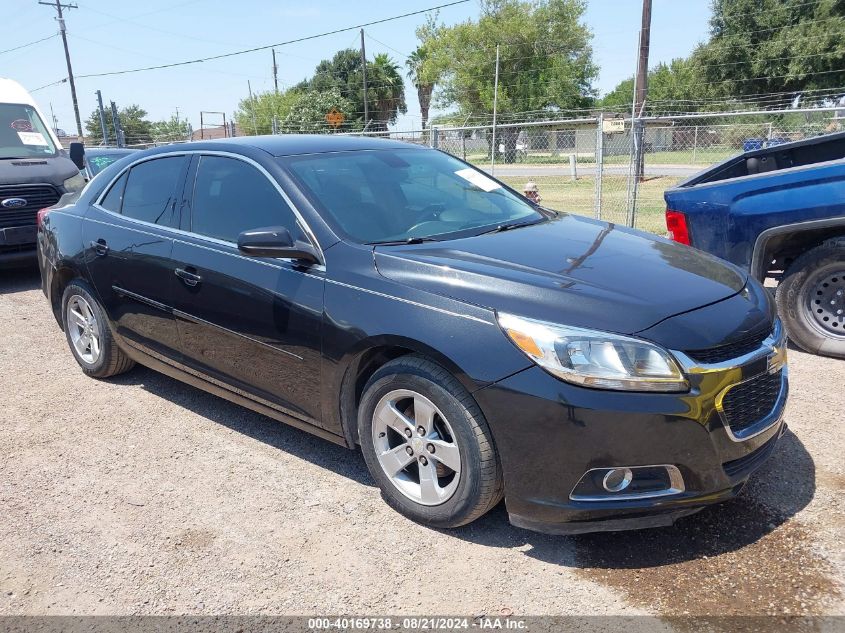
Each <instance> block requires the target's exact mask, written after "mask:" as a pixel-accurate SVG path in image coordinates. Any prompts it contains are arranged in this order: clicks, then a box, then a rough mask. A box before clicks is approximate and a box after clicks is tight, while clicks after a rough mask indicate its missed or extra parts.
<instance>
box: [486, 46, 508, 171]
mask: <svg viewBox="0 0 845 633" xmlns="http://www.w3.org/2000/svg"><path fill="white" fill-rule="evenodd" d="M493 86H494V87H493V142H492V145H493V151H492V152H491V153H490V173H491V174H492V173H494V172H495V170H496V149H497V148H496V111H497V110H498V106H499V45H498V44H496V79H495V83H494V84H493ZM505 149H507V148H505Z"/></svg>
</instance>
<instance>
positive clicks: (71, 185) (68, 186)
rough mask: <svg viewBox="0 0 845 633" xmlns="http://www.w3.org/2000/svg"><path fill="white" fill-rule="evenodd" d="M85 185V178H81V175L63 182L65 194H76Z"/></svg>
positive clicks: (75, 175)
mask: <svg viewBox="0 0 845 633" xmlns="http://www.w3.org/2000/svg"><path fill="white" fill-rule="evenodd" d="M86 184H88V183H86V182H85V178H83V177H82V174H74V175H73V176H71V177H70V178H68V179H67V180H65V182H64V186H65V191H66V192H67V193H76V192H77V191H82V189H83V188H84V187H85V185H86Z"/></svg>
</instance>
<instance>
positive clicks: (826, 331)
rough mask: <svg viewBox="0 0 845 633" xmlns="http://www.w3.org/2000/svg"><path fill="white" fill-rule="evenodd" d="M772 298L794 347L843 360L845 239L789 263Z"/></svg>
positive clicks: (807, 253)
mask: <svg viewBox="0 0 845 633" xmlns="http://www.w3.org/2000/svg"><path fill="white" fill-rule="evenodd" d="M775 298H776V301H777V306H778V312H779V313H780V316H781V318H782V319H783V322H784V325H785V326H786V331H787V333H788V334H789V338H790V339H792V341H793V342H794V343H795V344H796V345H798V346H799V347H801V348H803V349H805V350H807V351H808V352H812V353H813V354H822V355H824V356H833V357H834V358H845V239H843V238H837V239H834V240H830V241H828V242H825V243H824V244H822V245H821V246H818V247H816V248H814V249H812V250H810V251H807V252H806V253H804V254H803V255H801V256H800V257H798V258H797V259H796V260H795V261H794V262H792V265H790V266H789V268H788V269H787V270H786V273H785V274H784V277H783V280H782V281H781V283H780V285H779V286H778V289H777V293H776V295H775Z"/></svg>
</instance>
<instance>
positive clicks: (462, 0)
mask: <svg viewBox="0 0 845 633" xmlns="http://www.w3.org/2000/svg"><path fill="white" fill-rule="evenodd" d="M56 1H57V2H58V0H56ZM469 1H470V0H454V1H453V2H448V3H446V4H441V5H438V6H435V7H429V8H427V9H420V10H419V11H411V12H410V13H403V14H401V15H395V16H392V17H389V18H382V19H381V20H374V21H372V22H365V23H364V24H356V25H355V26H347V27H344V28H341V29H335V30H333V31H326V32H325V33H318V34H316V35H307V36H305V37H299V38H296V39H293V40H287V41H284V42H276V43H275V44H266V45H264V46H255V47H253V48H246V49H243V50H239V51H232V52H231V53H221V54H219V55H211V56H209V57H200V58H197V59H189V60H185V61H181V62H173V63H170V64H161V65H158V66H146V67H143V68H131V69H127V70H115V71H111V72H105V73H90V74H87V75H79V77H80V78H90V77H108V76H111V75H126V74H129V73H138V72H144V71H148V70H161V69H164V68H173V67H176V66H187V65H189V64H199V63H202V62H207V61H213V60H215V59H224V58H227V57H234V56H236V55H244V54H246V53H254V52H256V51H264V50H267V49H271V48H273V47H274V46H286V45H289V44H297V43H299V42H305V41H308V40H314V39H317V38H321V37H326V36H328V35H337V34H338V33H346V32H347V31H354V30H357V29H361V28H364V27H365V26H373V25H375V24H383V23H385V22H391V21H393V20H399V19H401V18H407V17H411V16H414V15H419V14H421V13H428V12H429V11H435V10H437V9H443V8H445V7H452V6H455V5H458V4H464V3H466V2H469Z"/></svg>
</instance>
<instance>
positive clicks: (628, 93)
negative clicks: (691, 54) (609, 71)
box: [599, 58, 708, 113]
mask: <svg viewBox="0 0 845 633" xmlns="http://www.w3.org/2000/svg"><path fill="white" fill-rule="evenodd" d="M707 94H708V90H707V86H706V85H704V84H702V82H701V75H700V69H699V68H698V66H697V64H696V62H695V61H693V60H691V59H683V58H678V59H673V60H672V61H671V62H669V63H668V64H663V63H661V64H658V65H657V67H656V68H653V69H652V70H650V71H649V72H648V99H647V100H646V110H647V111H648V112H665V111H667V110H670V111H672V110H678V109H682V110H683V111H690V112H695V111H697V110H699V109H703V108H702V107H701V103H702V102H701V99H702V98H704V97H705V96H706V95H707ZM633 96H634V78H633V77H631V78H628V79H625V80H624V81H622V82H620V83H619V85H617V86H616V88H614V89H613V90H612V91H611V92H609V93H608V94H606V95H605V96H604V97H602V98H601V100H600V101H599V105H600V106H601V107H602V108H604V109H608V110H616V111H620V112H623V113H629V112H630V111H631V101H632V100H633Z"/></svg>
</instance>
